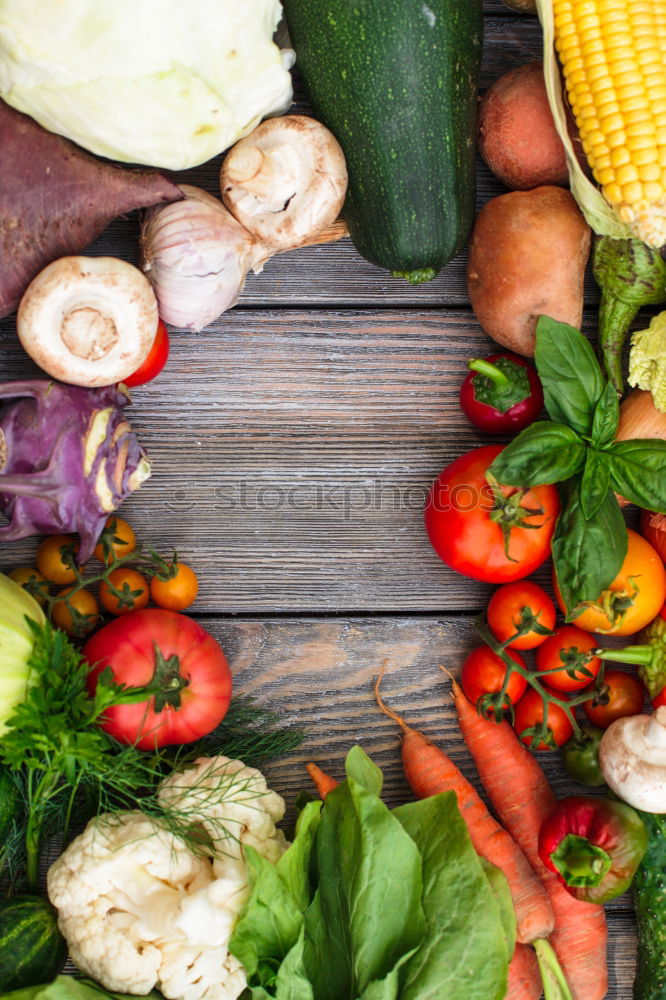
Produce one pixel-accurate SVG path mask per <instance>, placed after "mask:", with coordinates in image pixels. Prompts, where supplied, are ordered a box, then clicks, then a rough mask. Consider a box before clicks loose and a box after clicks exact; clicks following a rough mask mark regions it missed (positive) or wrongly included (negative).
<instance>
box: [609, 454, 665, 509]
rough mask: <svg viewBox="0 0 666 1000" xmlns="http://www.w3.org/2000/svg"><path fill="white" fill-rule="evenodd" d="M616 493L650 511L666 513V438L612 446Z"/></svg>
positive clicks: (611, 476)
mask: <svg viewBox="0 0 666 1000" xmlns="http://www.w3.org/2000/svg"><path fill="white" fill-rule="evenodd" d="M608 455H609V456H610V478H611V483H612V486H613V489H614V490H615V491H616V493H619V494H621V496H623V497H626V499H627V500H630V501H631V503H635V504H638V506H639V507H646V508H648V510H656V511H658V512H659V513H660V514H665V513H666V441H660V440H657V439H652V438H650V439H645V440H641V439H636V440H634V441H616V442H615V443H614V444H613V445H612V446H611V447H610V448H609V449H608Z"/></svg>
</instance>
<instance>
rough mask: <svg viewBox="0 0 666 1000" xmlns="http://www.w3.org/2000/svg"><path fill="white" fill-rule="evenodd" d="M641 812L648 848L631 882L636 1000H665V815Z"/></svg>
mask: <svg viewBox="0 0 666 1000" xmlns="http://www.w3.org/2000/svg"><path fill="white" fill-rule="evenodd" d="M640 815H641V819H642V820H643V822H644V823H645V825H646V827H647V831H648V849H647V852H646V854H645V855H644V857H643V860H642V862H641V864H640V867H639V868H638V871H637V872H636V874H635V875H634V881H633V883H632V891H633V897H634V908H635V910H636V924H637V929H638V954H637V956H636V978H635V980H634V1000H666V815H655V814H653V813H641V814H640Z"/></svg>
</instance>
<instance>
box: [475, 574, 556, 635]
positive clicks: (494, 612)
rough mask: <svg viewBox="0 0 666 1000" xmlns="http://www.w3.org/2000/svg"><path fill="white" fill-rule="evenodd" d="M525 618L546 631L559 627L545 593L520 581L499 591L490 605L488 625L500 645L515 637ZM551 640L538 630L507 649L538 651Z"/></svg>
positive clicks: (531, 584)
mask: <svg viewBox="0 0 666 1000" xmlns="http://www.w3.org/2000/svg"><path fill="white" fill-rule="evenodd" d="M523 615H531V616H532V617H533V618H536V619H537V623H538V624H539V625H542V626H543V627H544V628H547V629H552V628H553V626H554V624H555V605H554V604H553V602H552V601H551V599H550V597H549V596H548V594H547V593H546V591H545V590H544V589H543V587H539V586H538V585H537V584H536V583H532V581H531V580H519V581H517V582H516V583H505V584H504V586H503V587H498V589H497V590H496V591H495V593H494V594H493V596H492V597H491V598H490V603H489V604H488V612H487V617H488V625H489V626H490V630H491V632H492V633H493V635H494V636H495V638H496V639H498V640H499V642H506V640H507V639H509V638H510V637H511V636H512V635H515V634H516V632H517V631H518V629H519V628H520V625H521V622H522V621H523ZM546 638H547V636H545V635H540V634H539V632H536V631H535V630H534V629H530V631H529V632H526V633H525V635H521V636H520V638H518V639H514V640H513V642H510V643H509V646H508V647H507V648H510V649H534V648H535V646H540V645H541V643H542V642H543V641H544V640H545V639H546Z"/></svg>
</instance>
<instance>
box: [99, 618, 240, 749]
mask: <svg viewBox="0 0 666 1000" xmlns="http://www.w3.org/2000/svg"><path fill="white" fill-rule="evenodd" d="M83 655H84V656H85V658H86V659H87V660H88V662H89V663H90V664H91V667H92V669H91V671H90V674H89V678H88V687H89V688H90V690H94V689H95V686H96V683H97V676H98V674H99V673H100V672H101V671H102V670H103V669H104V668H105V667H110V668H111V670H112V671H113V674H114V677H115V679H116V681H118V683H120V684H127V685H129V686H132V687H138V686H143V685H148V684H153V685H155V694H154V695H150V696H149V697H148V698H147V699H146V700H145V701H142V702H138V703H136V704H134V705H116V706H115V707H112V708H109V709H108V710H107V711H106V713H105V719H106V721H105V722H104V723H103V728H104V729H105V730H106V732H108V733H109V734H110V735H111V736H113V737H115V739H117V740H119V741H120V742H121V743H136V745H137V746H138V747H139V748H140V749H141V750H153V749H154V748H155V747H161V746H167V745H170V744H172V743H191V742H192V741H193V740H197V739H199V737H201V736H205V735H206V734H207V733H209V732H211V730H213V729H215V727H216V726H217V725H218V724H219V723H220V722H221V721H222V719H223V718H224V716H225V715H226V713H227V709H228V707H229V701H230V699H231V671H230V670H229V665H228V663H227V659H226V657H225V655H224V653H223V652H222V649H221V648H220V646H219V645H218V643H217V642H216V640H215V639H214V638H213V637H212V635H210V633H208V632H207V631H206V630H205V629H204V628H202V627H201V625H199V624H198V623H197V622H195V621H193V619H192V618H188V617H187V616H186V615H179V614H177V613H176V612H175V611H166V610H163V609H162V608H145V609H143V610H141V611H130V612H128V614H126V615H122V617H120V618H116V619H114V620H113V621H112V622H109V624H108V625H105V626H104V627H103V628H101V629H100V630H99V632H96V633H95V635H94V636H93V637H92V638H91V639H89V640H88V642H87V643H86V644H85V646H84V647H83Z"/></svg>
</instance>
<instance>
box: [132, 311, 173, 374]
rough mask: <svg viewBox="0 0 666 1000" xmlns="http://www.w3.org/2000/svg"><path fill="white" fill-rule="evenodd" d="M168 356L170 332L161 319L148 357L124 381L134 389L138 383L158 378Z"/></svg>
mask: <svg viewBox="0 0 666 1000" xmlns="http://www.w3.org/2000/svg"><path fill="white" fill-rule="evenodd" d="M168 357H169V333H168V331H167V328H166V326H165V324H164V323H163V322H162V320H159V322H158V324H157V332H156V334H155V340H154V341H153V346H152V347H151V348H150V351H149V353H148V357H147V358H146V360H145V361H144V362H143V364H142V365H140V366H139V367H138V368H137V370H136V371H135V372H133V373H132V374H131V375H130V376H129V377H128V378H124V379H123V382H124V383H125V385H126V386H128V387H129V388H130V389H133V388H134V387H135V386H137V385H145V384H146V382H150V381H151V380H152V379H154V378H157V376H158V375H159V373H160V372H161V371H162V369H163V368H164V366H165V364H166V363H167V359H168Z"/></svg>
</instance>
